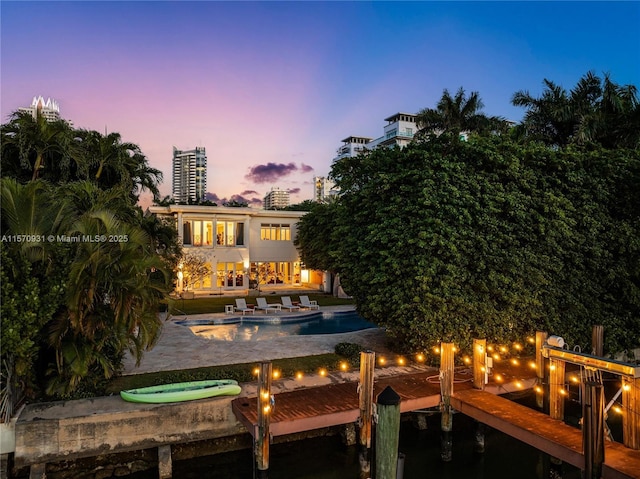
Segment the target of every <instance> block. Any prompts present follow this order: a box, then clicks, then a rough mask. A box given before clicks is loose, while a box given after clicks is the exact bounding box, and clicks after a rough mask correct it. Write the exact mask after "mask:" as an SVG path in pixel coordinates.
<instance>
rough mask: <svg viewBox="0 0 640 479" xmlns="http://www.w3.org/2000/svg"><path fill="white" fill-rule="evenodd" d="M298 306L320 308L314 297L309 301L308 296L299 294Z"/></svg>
mask: <svg viewBox="0 0 640 479" xmlns="http://www.w3.org/2000/svg"><path fill="white" fill-rule="evenodd" d="M300 307H301V308H307V309H320V306H318V302H317V301H316V300H315V299H314V300H312V301H309V296H300Z"/></svg>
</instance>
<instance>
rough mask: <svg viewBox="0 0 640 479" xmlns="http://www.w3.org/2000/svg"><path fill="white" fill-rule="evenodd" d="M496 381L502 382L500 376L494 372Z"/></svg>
mask: <svg viewBox="0 0 640 479" xmlns="http://www.w3.org/2000/svg"><path fill="white" fill-rule="evenodd" d="M496 382H499V383H500V382H502V376H501V375H500V374H496Z"/></svg>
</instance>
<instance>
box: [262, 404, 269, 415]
mask: <svg viewBox="0 0 640 479" xmlns="http://www.w3.org/2000/svg"><path fill="white" fill-rule="evenodd" d="M262 411H263V412H264V413H265V414H269V412H270V411H271V406H269V405H268V404H267V405H266V406H265V407H263V408H262Z"/></svg>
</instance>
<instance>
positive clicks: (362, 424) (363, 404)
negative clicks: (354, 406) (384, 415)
mask: <svg viewBox="0 0 640 479" xmlns="http://www.w3.org/2000/svg"><path fill="white" fill-rule="evenodd" d="M375 367H376V353H374V352H373V351H362V352H361V353H360V383H359V384H358V402H359V407H360V418H359V419H358V426H359V431H358V449H359V451H358V459H359V462H360V478H361V479H367V478H368V477H370V475H371V430H372V426H371V423H372V422H373V381H374V372H375Z"/></svg>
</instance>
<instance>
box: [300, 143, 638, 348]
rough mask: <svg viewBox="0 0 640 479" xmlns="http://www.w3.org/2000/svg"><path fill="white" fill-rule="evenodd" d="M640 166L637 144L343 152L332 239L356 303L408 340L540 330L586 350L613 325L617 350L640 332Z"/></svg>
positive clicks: (336, 168)
mask: <svg viewBox="0 0 640 479" xmlns="http://www.w3.org/2000/svg"><path fill="white" fill-rule="evenodd" d="M639 171H640V156H639V154H638V151H631V150H593V151H590V152H586V153H585V152H582V151H579V150H577V149H575V148H567V149H563V150H559V149H556V148H549V147H546V146H544V145H542V144H539V143H524V144H519V143H516V142H513V141H511V140H510V139H509V138H507V137H505V136H497V135H490V136H474V137H471V138H470V139H469V141H466V142H460V141H455V139H452V138H451V137H447V136H446V135H441V136H439V137H434V138H431V139H430V141H428V142H416V143H414V144H412V145H410V146H408V147H407V148H405V149H402V150H400V149H394V150H387V149H379V150H375V151H372V152H368V153H367V154H364V155H360V156H359V157H357V158H345V159H343V160H340V161H337V162H335V163H334V165H333V167H332V172H331V175H332V177H334V178H335V179H336V183H337V186H338V187H339V188H340V191H341V196H340V200H339V202H340V208H338V209H336V210H335V214H334V216H333V217H334V224H333V231H334V233H333V234H331V235H327V234H326V233H324V236H323V237H324V238H325V239H326V241H328V242H331V243H332V244H331V245H330V246H329V247H328V248H327V250H329V251H333V252H334V253H333V254H335V259H336V262H335V264H336V268H337V270H338V272H339V273H340V277H341V279H342V282H343V285H344V288H345V291H346V292H347V293H348V294H350V295H352V296H353V297H354V298H355V300H356V302H357V307H358V310H359V311H360V312H361V313H362V314H363V315H364V316H365V317H366V318H367V319H369V320H371V321H374V322H376V323H378V324H380V325H382V326H384V327H386V328H387V332H388V333H389V334H390V335H391V336H392V337H394V338H396V340H397V341H398V344H399V346H400V347H401V348H403V349H405V350H407V351H410V352H416V351H419V350H423V351H424V350H425V349H427V348H430V347H431V346H433V345H434V343H437V342H439V341H453V342H455V343H457V344H458V345H460V346H461V347H465V346H466V347H468V346H469V345H470V343H471V339H472V338H473V337H486V338H488V339H490V340H493V341H513V340H516V339H520V340H522V338H523V336H524V335H525V334H530V333H531V332H533V331H534V330H535V329H544V330H547V331H550V332H553V333H554V334H560V335H562V336H563V337H565V338H566V340H567V341H568V342H569V343H570V344H580V345H582V346H583V348H584V347H586V346H587V345H588V344H589V342H590V325H591V324H604V325H605V327H606V330H607V331H608V332H607V336H606V340H605V341H606V345H605V347H606V349H607V350H608V351H609V352H617V351H621V350H624V349H627V348H631V347H635V346H633V345H634V344H635V343H636V342H637V338H638V337H639V336H640V321H638V318H640V301H639V298H640V290H639V289H638V284H640V281H639V277H638V274H640V271H639V270H638V257H639V256H638V254H639V251H640V250H639V245H638V242H637V237H638V235H640V223H639V222H638V217H637V207H638V206H640V203H639V198H638V193H637V192H636V190H637V188H636V189H633V188H632V186H631V185H633V184H637V182H638V181H640V177H639V176H638V174H639ZM632 205H634V206H632ZM633 211H635V213H633ZM310 214H312V213H310ZM323 227H324V228H325V229H324V231H326V229H327V228H326V226H324V225H323ZM316 234H318V235H320V234H323V232H321V231H318V230H316ZM311 251H313V250H311Z"/></svg>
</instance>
